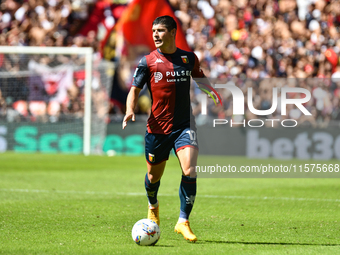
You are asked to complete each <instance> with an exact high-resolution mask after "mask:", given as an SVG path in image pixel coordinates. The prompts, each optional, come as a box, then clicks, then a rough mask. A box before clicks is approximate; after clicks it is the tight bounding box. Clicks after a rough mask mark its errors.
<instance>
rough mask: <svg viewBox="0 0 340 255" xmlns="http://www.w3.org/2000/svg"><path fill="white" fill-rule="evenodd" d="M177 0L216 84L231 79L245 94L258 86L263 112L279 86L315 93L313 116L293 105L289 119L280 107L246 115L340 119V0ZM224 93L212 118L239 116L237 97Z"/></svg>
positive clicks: (178, 11) (196, 102)
mask: <svg viewBox="0 0 340 255" xmlns="http://www.w3.org/2000/svg"><path fill="white" fill-rule="evenodd" d="M170 2H171V4H172V6H173V7H174V8H175V14H176V16H177V17H178V19H179V20H180V21H181V23H182V26H183V29H184V30H185V32H186V36H187V41H188V43H189V44H190V46H191V47H192V48H193V49H194V51H195V53H196V54H197V56H198V58H199V59H200V61H201V67H202V69H203V70H204V72H205V74H206V75H207V76H208V77H210V80H211V82H212V83H213V84H218V83H226V82H227V81H230V80H232V81H233V82H234V84H236V85H237V86H238V87H240V88H241V89H242V90H243V92H244V95H245V97H246V96H247V89H248V88H249V87H252V88H253V96H252V98H253V102H254V107H255V108H256V109H259V110H265V109H269V108H270V107H271V105H272V89H273V87H274V86H275V87H282V86H290V87H303V88H306V89H308V90H309V91H311V95H312V98H311V100H310V101H309V103H308V105H306V108H307V109H308V110H309V111H310V112H311V113H312V117H306V116H304V115H303V114H302V112H301V111H300V110H298V109H296V108H292V109H288V114H287V116H286V117H285V116H280V113H281V112H280V109H278V110H277V111H275V113H273V114H272V115H271V116H254V115H253V114H251V112H250V111H249V110H246V113H245V119H254V118H260V117H261V118H263V117H266V118H274V119H282V118H283V117H285V118H291V119H300V120H301V121H300V122H306V123H308V124H310V125H313V126H315V125H327V124H329V123H330V121H332V120H340V114H339V112H340V83H339V81H340V63H339V57H340V1H337V0H329V1H326V0H296V1H295V0H280V1H275V0H225V1H223V0H221V1H217V0H216V1H215V0H211V1H179V0H171V1H170ZM274 78H276V79H274ZM193 93H194V94H196V93H201V92H200V91H199V90H197V89H196V90H193ZM219 93H220V94H221V96H222V98H223V101H224V102H223V106H220V105H219V106H215V104H214V103H213V102H210V107H209V115H211V116H214V117H215V118H216V117H218V118H223V119H232V118H233V116H232V104H231V100H230V99H231V94H230V93H229V92H228V91H226V90H223V89H220V90H219ZM278 97H279V98H280V95H278ZM290 97H303V95H300V94H293V95H290ZM197 98H199V97H197V96H196V97H195V96H194V97H192V99H193V102H194V103H193V108H194V113H196V115H200V112H201V111H200V102H199V100H197ZM203 119H204V118H203Z"/></svg>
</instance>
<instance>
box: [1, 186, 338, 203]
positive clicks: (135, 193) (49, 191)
mask: <svg viewBox="0 0 340 255" xmlns="http://www.w3.org/2000/svg"><path fill="white" fill-rule="evenodd" d="M0 191H5V192H26V193H64V194H90V195H118V196H145V193H137V192H106V191H75V190H42V189H0ZM158 195H159V196H161V197H177V196H178V195H177V194H158ZM197 197H204V198H224V199H245V200H288V201H314V202H340V199H327V198H301V197H249V196H219V195H197Z"/></svg>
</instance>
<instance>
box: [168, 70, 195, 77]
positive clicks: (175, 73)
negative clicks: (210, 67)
mask: <svg viewBox="0 0 340 255" xmlns="http://www.w3.org/2000/svg"><path fill="white" fill-rule="evenodd" d="M165 75H166V77H169V76H172V77H176V76H190V75H191V71H189V70H182V71H174V72H169V71H167V72H166V73H165Z"/></svg>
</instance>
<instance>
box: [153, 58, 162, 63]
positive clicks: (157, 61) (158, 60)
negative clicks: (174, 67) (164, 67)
mask: <svg viewBox="0 0 340 255" xmlns="http://www.w3.org/2000/svg"><path fill="white" fill-rule="evenodd" d="M155 63H164V62H163V60H161V59H160V58H157V59H156V61H155Z"/></svg>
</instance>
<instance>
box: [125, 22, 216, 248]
mask: <svg viewBox="0 0 340 255" xmlns="http://www.w3.org/2000/svg"><path fill="white" fill-rule="evenodd" d="M176 30H177V25H176V22H175V20H174V19H173V18H172V17H170V16H161V17H158V18H156V19H155V20H154V22H153V26H152V34H153V40H154V43H155V46H156V48H157V49H156V50H155V51H153V52H151V53H150V54H149V55H147V56H144V57H143V58H142V59H141V60H140V62H139V64H138V66H137V68H136V71H135V73H134V78H133V83H132V85H133V86H132V87H131V89H130V92H129V94H128V97H127V102H126V115H125V117H124V120H123V125H122V126H123V129H124V128H125V127H126V125H127V122H128V121H129V120H132V121H135V114H134V109H135V106H136V104H137V101H138V96H139V93H140V91H141V89H142V88H143V86H144V84H145V83H146V84H147V86H148V89H149V91H150V94H151V99H152V106H151V114H150V117H149V119H148V122H147V131H146V134H145V157H146V161H147V170H148V172H147V174H146V176H145V189H146V194H147V198H148V201H149V208H148V219H151V220H153V221H155V222H156V223H157V224H158V225H159V224H160V219H159V202H158V200H157V192H158V188H159V186H160V179H161V177H162V175H163V172H164V169H165V164H166V161H167V160H168V157H169V153H170V151H171V149H174V150H175V152H176V155H177V157H178V159H179V163H180V166H181V168H182V180H181V183H180V187H179V197H180V213H179V219H178V222H177V224H176V226H175V232H177V233H180V234H182V235H183V236H184V238H185V239H186V240H189V241H191V242H196V240H197V238H196V236H195V235H194V233H193V232H192V230H191V228H190V225H189V215H190V212H191V210H192V207H193V204H194V201H195V196H196V173H195V167H196V163H197V156H198V143H197V137H196V130H195V129H196V128H195V124H194V118H193V115H192V109H191V103H190V92H189V91H190V76H192V77H193V78H194V79H195V78H201V79H206V78H205V76H204V73H203V72H202V70H201V69H200V66H199V61H198V58H197V56H196V55H195V54H194V53H192V52H187V51H184V50H181V49H179V48H177V46H176V43H175V36H176ZM208 91H211V90H209V89H208Z"/></svg>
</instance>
